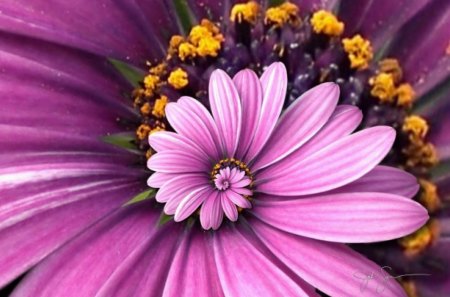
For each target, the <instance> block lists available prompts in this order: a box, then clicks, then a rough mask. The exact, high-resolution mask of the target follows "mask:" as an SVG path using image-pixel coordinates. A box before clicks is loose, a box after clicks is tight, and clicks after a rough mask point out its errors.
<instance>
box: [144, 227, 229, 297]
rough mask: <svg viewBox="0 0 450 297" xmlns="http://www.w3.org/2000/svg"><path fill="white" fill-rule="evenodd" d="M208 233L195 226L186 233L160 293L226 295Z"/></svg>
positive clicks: (167, 295) (182, 296) (177, 296)
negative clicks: (194, 228)
mask: <svg viewBox="0 0 450 297" xmlns="http://www.w3.org/2000/svg"><path fill="white" fill-rule="evenodd" d="M208 235H209V234H207V233H204V232H196V230H194V231H191V232H189V233H187V234H186V235H184V236H183V239H182V241H181V243H180V247H179V248H178V250H177V252H176V254H175V256H174V258H173V262H172V265H171V266H170V270H169V274H168V276H167V279H166V280H165V284H164V293H163V294H162V295H158V296H163V297H194V296H199V297H202V296H205V297H206V296H211V297H222V296H224V294H223V292H222V289H221V286H220V281H219V277H218V275H217V269H216V264H215V263H214V255H213V251H212V248H211V242H210V237H209V236H208ZM148 296H152V295H148Z"/></svg>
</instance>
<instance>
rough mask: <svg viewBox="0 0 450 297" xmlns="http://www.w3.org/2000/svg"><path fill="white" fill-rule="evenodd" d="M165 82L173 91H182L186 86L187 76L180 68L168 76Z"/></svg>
mask: <svg viewBox="0 0 450 297" xmlns="http://www.w3.org/2000/svg"><path fill="white" fill-rule="evenodd" d="M167 82H168V83H169V84H170V85H171V86H172V87H174V88H175V89H177V90H178V89H182V88H184V87H185V86H187V85H188V83H189V80H188V74H187V73H186V71H184V70H183V69H181V68H177V69H175V70H174V71H172V72H171V73H170V74H169V78H168V79H167Z"/></svg>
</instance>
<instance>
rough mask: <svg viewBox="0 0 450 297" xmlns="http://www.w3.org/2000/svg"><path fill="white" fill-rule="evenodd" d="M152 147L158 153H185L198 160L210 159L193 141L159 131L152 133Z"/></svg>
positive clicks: (150, 137) (175, 134) (150, 139)
mask: <svg viewBox="0 0 450 297" xmlns="http://www.w3.org/2000/svg"><path fill="white" fill-rule="evenodd" d="M148 140H149V143H150V146H151V147H152V148H153V149H154V150H155V151H157V152H162V151H170V150H175V151H185V152H188V153H190V154H192V155H194V156H196V157H198V158H205V159H208V155H207V154H206V153H205V152H204V151H203V150H202V149H201V148H200V147H199V146H198V145H197V144H195V143H194V142H193V141H191V140H190V139H188V138H187V137H184V136H182V135H180V134H177V133H174V132H169V131H159V132H155V133H152V134H151V135H150V136H149V138H148Z"/></svg>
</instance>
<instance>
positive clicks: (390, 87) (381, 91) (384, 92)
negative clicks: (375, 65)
mask: <svg viewBox="0 0 450 297" xmlns="http://www.w3.org/2000/svg"><path fill="white" fill-rule="evenodd" d="M369 85H371V86H372V89H371V90H370V94H371V95H372V96H374V97H376V98H378V99H379V100H380V101H381V102H392V101H393V97H394V94H395V85H394V78H393V77H392V75H391V74H388V73H380V74H378V75H377V76H374V77H372V78H370V79H369Z"/></svg>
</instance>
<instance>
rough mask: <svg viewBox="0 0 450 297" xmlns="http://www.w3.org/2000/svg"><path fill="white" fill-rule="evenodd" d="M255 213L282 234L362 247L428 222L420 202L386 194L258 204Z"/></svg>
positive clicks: (259, 202)
mask: <svg viewBox="0 0 450 297" xmlns="http://www.w3.org/2000/svg"><path fill="white" fill-rule="evenodd" d="M253 213H254V214H255V215H256V216H257V217H258V218H260V219H261V220H262V221H264V222H267V223H268V224H270V225H272V226H275V227H277V228H279V229H281V230H284V231H287V232H290V233H293V234H297V235H301V236H305V237H310V238H315V239H319V240H326V241H336V242H347V243H358V242H359V243H362V242H376V241H383V240H391V239H395V238H399V237H402V236H405V235H407V234H409V233H412V232H414V231H415V230H417V229H418V228H419V227H421V226H422V225H423V224H424V223H425V222H426V221H427V220H428V213H427V210H426V209H425V208H423V207H422V206H421V205H420V204H418V203H417V202H415V201H413V200H411V199H408V198H404V197H401V196H397V195H392V194H385V193H345V194H329V195H317V196H315V197H313V198H301V199H291V200H287V201H276V200H275V199H272V201H271V200H270V197H268V198H267V199H264V201H258V202H255V204H254V207H253Z"/></svg>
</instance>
